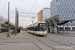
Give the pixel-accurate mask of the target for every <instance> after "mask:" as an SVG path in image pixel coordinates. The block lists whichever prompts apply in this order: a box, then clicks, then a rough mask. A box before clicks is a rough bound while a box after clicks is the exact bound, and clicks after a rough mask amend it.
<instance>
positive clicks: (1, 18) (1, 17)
mask: <svg viewBox="0 0 75 50" xmlns="http://www.w3.org/2000/svg"><path fill="white" fill-rule="evenodd" d="M3 22H4V18H3V16H0V24H2V23H3Z"/></svg>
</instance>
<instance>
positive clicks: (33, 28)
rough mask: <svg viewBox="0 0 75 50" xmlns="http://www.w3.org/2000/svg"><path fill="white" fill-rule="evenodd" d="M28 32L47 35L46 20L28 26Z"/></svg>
mask: <svg viewBox="0 0 75 50" xmlns="http://www.w3.org/2000/svg"><path fill="white" fill-rule="evenodd" d="M27 32H29V33H32V34H35V35H45V36H46V35H47V29H46V22H36V23H33V24H31V25H29V26H28V27H27Z"/></svg>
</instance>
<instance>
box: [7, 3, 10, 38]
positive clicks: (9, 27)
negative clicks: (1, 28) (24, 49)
mask: <svg viewBox="0 0 75 50" xmlns="http://www.w3.org/2000/svg"><path fill="white" fill-rule="evenodd" d="M9 4H10V3H9V2H8V33H7V37H10V36H9V31H10V27H9V6H10V5H9Z"/></svg>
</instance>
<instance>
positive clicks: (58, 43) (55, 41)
mask: <svg viewBox="0 0 75 50" xmlns="http://www.w3.org/2000/svg"><path fill="white" fill-rule="evenodd" d="M6 35H7V34H6V33H3V34H0V50H75V37H68V36H60V35H56V34H48V35H47V36H46V37H45V36H35V35H33V34H30V33H27V32H25V31H22V32H21V33H19V34H17V35H11V34H10V37H6Z"/></svg>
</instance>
